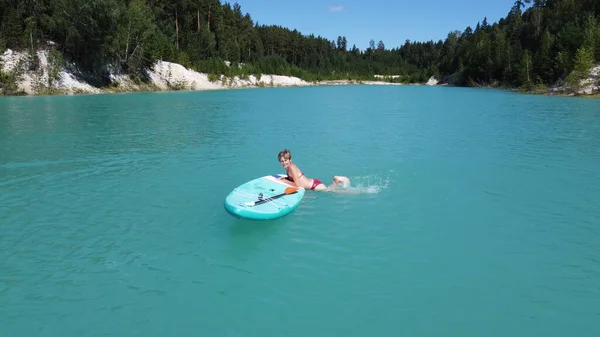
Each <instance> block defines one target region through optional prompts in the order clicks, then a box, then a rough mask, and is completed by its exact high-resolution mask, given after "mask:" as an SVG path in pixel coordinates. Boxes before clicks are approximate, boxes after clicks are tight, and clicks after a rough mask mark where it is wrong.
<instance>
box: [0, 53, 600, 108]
mask: <svg viewBox="0 0 600 337" xmlns="http://www.w3.org/2000/svg"><path fill="white" fill-rule="evenodd" d="M0 57H1V61H2V63H1V64H2V67H3V71H4V72H11V71H18V72H19V73H20V76H18V78H17V80H16V87H17V88H16V90H15V91H16V92H17V93H16V94H14V95H10V96H43V95H55V96H68V95H80V94H110V93H128V92H131V93H133V92H162V91H180V90H191V91H206V90H224V89H241V88H264V87H300V86H332V85H333V86H335V85H398V86H402V85H409V86H410V85H426V86H446V84H439V81H438V80H437V79H435V78H433V77H432V78H430V79H429V80H428V81H427V82H426V83H418V84H406V83H397V82H387V81H385V80H384V79H385V77H384V76H377V77H379V78H381V79H382V80H347V79H344V80H323V81H315V82H309V81H305V80H302V79H300V78H298V77H294V76H284V75H264V74H263V75H261V76H260V78H256V77H255V76H254V75H249V76H247V77H245V78H240V77H238V76H236V77H233V78H229V77H225V76H224V75H221V76H218V77H217V76H214V75H213V76H209V75H208V74H206V73H200V72H197V71H194V70H191V69H188V68H185V67H184V66H182V65H181V64H178V63H173V62H166V61H158V62H156V63H155V64H154V66H153V68H152V69H146V71H145V72H146V75H147V76H146V77H147V79H148V81H147V83H145V82H142V83H135V82H134V81H132V80H131V79H130V78H129V77H128V76H126V75H122V74H111V75H110V78H111V81H112V85H111V86H109V87H108V88H99V87H94V86H93V85H91V84H90V83H89V82H88V81H86V80H85V78H83V77H82V76H79V75H78V74H76V73H74V72H70V71H67V70H65V69H52V65H51V64H50V63H51V62H49V59H48V51H47V50H38V51H37V57H38V59H39V61H40V66H39V70H36V71H30V70H27V69H23V68H26V67H25V66H24V64H26V60H27V58H28V54H27V53H26V52H16V51H13V50H10V49H8V50H6V51H5V52H4V53H3V54H2V55H0ZM19 67H20V68H19ZM598 72H600V66H597V67H595V68H593V69H592V70H591V75H590V77H591V78H590V79H587V80H586V81H587V82H586V84H587V87H586V88H584V89H583V91H582V92H581V93H579V95H578V96H585V97H591V98H598V97H600V95H599V92H600V88H598V86H597V85H596V84H595V81H596V78H597V76H598ZM50 76H53V77H52V78H50ZM498 89H507V90H514V91H517V92H522V93H525V94H536V95H550V96H573V95H574V94H572V93H570V94H569V93H565V92H564V88H561V87H555V88H548V89H547V90H544V91H543V92H541V91H535V90H534V91H531V92H523V91H520V90H517V89H511V88H498Z"/></svg>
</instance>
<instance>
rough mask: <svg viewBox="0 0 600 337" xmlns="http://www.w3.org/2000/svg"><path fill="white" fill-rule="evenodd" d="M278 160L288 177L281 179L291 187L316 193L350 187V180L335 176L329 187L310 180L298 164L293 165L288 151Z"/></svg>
mask: <svg viewBox="0 0 600 337" xmlns="http://www.w3.org/2000/svg"><path fill="white" fill-rule="evenodd" d="M277 159H278V160H279V163H281V166H283V168H284V169H285V171H286V172H287V177H285V178H279V179H280V180H285V182H286V183H287V184H289V185H292V186H298V187H303V188H305V189H310V190H314V191H323V190H331V189H334V188H336V187H338V186H339V185H342V186H344V187H348V186H350V179H348V178H347V177H344V176H333V182H332V183H331V185H330V186H329V187H327V186H325V184H323V183H322V182H321V181H320V180H319V179H316V178H314V179H312V178H308V177H307V176H305V175H304V173H302V171H300V169H299V168H298V166H296V164H293V163H292V153H291V152H290V150H288V149H284V150H282V151H280V152H279V154H278V155H277Z"/></svg>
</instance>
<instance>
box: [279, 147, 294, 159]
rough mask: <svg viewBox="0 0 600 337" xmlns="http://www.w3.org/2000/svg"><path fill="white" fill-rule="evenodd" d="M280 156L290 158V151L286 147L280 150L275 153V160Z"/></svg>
mask: <svg viewBox="0 0 600 337" xmlns="http://www.w3.org/2000/svg"><path fill="white" fill-rule="evenodd" d="M281 158H285V159H288V160H292V153H291V152H290V150H288V149H284V150H281V151H279V154H278V155H277V160H279V161H281Z"/></svg>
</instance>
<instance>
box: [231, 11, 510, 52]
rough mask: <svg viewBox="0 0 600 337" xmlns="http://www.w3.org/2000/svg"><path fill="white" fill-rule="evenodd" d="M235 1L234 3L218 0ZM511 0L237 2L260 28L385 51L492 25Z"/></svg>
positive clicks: (504, 13) (502, 14) (503, 14)
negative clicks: (278, 28) (273, 27)
mask: <svg viewBox="0 0 600 337" xmlns="http://www.w3.org/2000/svg"><path fill="white" fill-rule="evenodd" d="M224 2H229V3H231V4H233V3H235V2H236V1H234V0H225V1H222V3H224ZM514 2H515V0H425V1H408V0H404V1H402V0H369V1H359V0H332V1H330V0H303V1H289V0H288V1H286V0H237V3H238V4H239V5H240V6H241V7H242V12H243V13H244V14H246V13H250V16H251V17H252V20H253V21H254V22H255V23H256V22H258V23H259V24H266V25H280V26H284V27H287V28H290V29H294V28H295V29H298V30H299V31H300V32H301V33H302V34H305V35H308V34H310V33H313V34H315V36H317V35H321V36H322V37H324V38H327V39H329V40H334V41H335V40H337V37H338V35H342V36H346V39H347V40H348V48H351V47H352V45H353V44H356V47H358V48H359V49H365V48H367V47H368V46H369V40H371V39H374V40H375V44H377V42H379V40H382V41H383V43H384V44H385V47H386V48H387V49H390V48H393V47H398V46H400V45H402V44H403V43H404V41H405V40H407V39H410V40H411V41H429V40H434V41H437V40H438V39H442V40H444V39H445V38H446V36H447V35H448V33H449V32H451V31H453V30H460V31H463V30H464V29H465V28H466V27H467V26H471V27H472V28H475V26H476V25H477V22H479V21H482V20H483V18H484V17H487V20H488V22H489V23H490V24H491V23H493V22H497V21H498V20H499V19H500V18H503V17H505V16H506V14H507V13H508V12H509V10H510V8H511V7H512V6H513V4H514Z"/></svg>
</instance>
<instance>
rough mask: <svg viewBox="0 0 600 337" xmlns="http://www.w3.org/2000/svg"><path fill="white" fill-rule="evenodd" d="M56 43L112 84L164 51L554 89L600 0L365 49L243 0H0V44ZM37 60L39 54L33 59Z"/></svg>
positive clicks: (253, 68)
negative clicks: (264, 13) (250, 7)
mask: <svg viewBox="0 0 600 337" xmlns="http://www.w3.org/2000/svg"><path fill="white" fill-rule="evenodd" d="M465 10H468V9H465ZM457 28H461V27H457ZM365 29H368V27H366V28H365ZM393 29H394V23H393V22H390V30H393ZM49 41H52V42H53V43H54V44H53V45H52V48H55V49H56V50H57V51H59V52H60V54H61V55H62V58H64V61H68V62H64V64H75V65H77V67H78V69H79V70H81V71H84V72H86V73H87V74H89V75H90V76H91V78H96V79H97V80H98V81H99V82H100V83H104V84H107V83H106V80H107V76H106V75H107V74H108V71H114V70H120V71H123V72H125V73H127V74H129V75H131V76H132V77H134V78H138V79H139V78H143V76H142V75H143V69H145V68H149V67H151V66H152V65H153V64H154V63H155V62H156V61H157V60H164V61H171V62H177V63H180V64H182V65H184V66H186V67H189V68H191V69H195V70H197V71H202V72H205V73H211V74H220V73H224V74H230V75H231V74H232V72H233V74H237V75H239V74H241V73H246V74H259V73H265V74H281V75H294V76H298V77H301V78H303V79H306V80H322V79H367V78H372V77H373V75H375V74H380V75H403V76H402V77H401V78H400V79H398V80H399V81H403V82H424V81H426V80H427V79H428V78H429V77H430V76H432V75H433V76H436V78H438V79H441V80H442V81H443V82H445V83H449V84H451V85H458V86H464V85H467V86H470V85H496V86H503V87H533V86H547V85H551V84H553V83H555V82H556V81H557V80H558V79H561V78H562V79H567V80H571V81H574V80H576V79H577V78H580V77H583V76H585V75H586V72H587V71H588V69H589V68H590V67H591V66H592V65H593V64H594V63H595V62H597V61H599V60H600V0H517V1H515V3H514V5H513V6H512V8H507V14H506V16H505V17H503V18H502V19H501V20H499V21H498V22H495V23H489V22H487V19H486V18H482V21H480V22H477V23H474V27H471V26H467V27H465V28H464V29H463V30H462V31H460V30H456V31H452V32H450V33H449V34H448V35H447V37H446V39H445V40H443V41H442V40H439V41H428V42H413V41H410V40H407V41H406V42H405V43H404V44H403V45H401V46H395V47H392V48H389V49H388V48H386V46H385V44H384V42H383V41H378V42H377V43H376V42H375V40H371V41H370V42H369V47H368V48H366V49H365V50H360V49H358V48H357V47H356V46H355V45H352V46H349V45H348V43H347V39H346V37H344V36H343V34H341V35H340V36H339V37H338V38H337V40H335V41H331V40H328V39H326V38H323V37H321V36H314V35H304V34H302V32H299V31H298V30H296V29H293V28H287V27H281V26H275V25H261V24H258V23H257V22H254V21H253V20H252V18H251V16H250V14H249V13H246V14H244V13H243V12H242V9H241V6H240V5H239V4H238V3H233V4H231V3H222V2H221V1H220V0H0V51H4V50H5V49H6V48H11V49H16V50H25V51H27V50H28V51H35V50H38V49H40V48H47V47H49ZM32 54H33V55H35V53H32ZM34 58H35V57H34ZM225 60H226V61H230V62H231V64H232V66H231V67H227V66H226V65H225V63H224V62H223V61H225ZM238 63H243V64H244V65H243V66H242V67H238V66H236V65H237V64H238ZM36 67H37V64H36V60H35V59H34V60H32V62H31V63H30V65H29V68H30V69H35V68H36Z"/></svg>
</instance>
